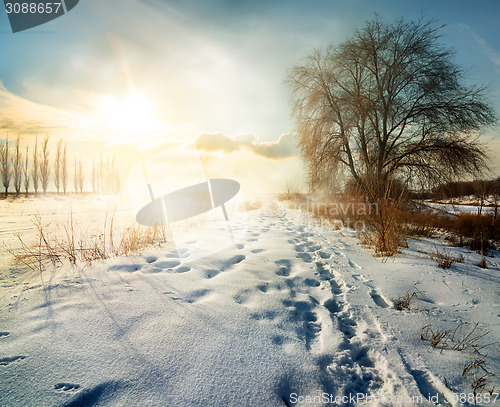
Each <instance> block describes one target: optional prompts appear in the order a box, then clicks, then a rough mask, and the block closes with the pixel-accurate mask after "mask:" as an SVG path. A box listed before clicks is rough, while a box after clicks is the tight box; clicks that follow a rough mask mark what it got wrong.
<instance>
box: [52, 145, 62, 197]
mask: <svg viewBox="0 0 500 407" xmlns="http://www.w3.org/2000/svg"><path fill="white" fill-rule="evenodd" d="M62 143H63V141H62V138H61V139H59V141H58V142H57V150H56V157H55V159H54V184H55V185H56V190H57V193H59V189H60V187H61V155H62Z"/></svg>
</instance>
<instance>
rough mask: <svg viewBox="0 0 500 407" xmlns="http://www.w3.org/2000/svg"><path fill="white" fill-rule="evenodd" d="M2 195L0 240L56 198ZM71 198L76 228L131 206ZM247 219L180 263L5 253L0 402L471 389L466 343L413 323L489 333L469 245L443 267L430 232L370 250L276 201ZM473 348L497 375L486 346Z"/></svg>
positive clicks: (150, 401) (173, 258)
mask: <svg viewBox="0 0 500 407" xmlns="http://www.w3.org/2000/svg"><path fill="white" fill-rule="evenodd" d="M2 205H3V207H2V217H1V218H0V219H1V220H0V221H1V223H0V230H1V232H0V233H1V236H2V239H3V240H7V241H8V243H9V244H11V245H15V239H13V238H12V237H11V234H12V232H13V231H14V230H17V229H18V228H19V229H25V230H26V233H27V235H28V238H29V234H30V233H32V228H30V221H29V218H30V217H31V215H32V214H34V213H36V212H37V211H39V212H43V213H44V216H45V215H46V216H47V217H48V218H50V219H52V218H51V217H53V220H54V221H55V220H57V219H60V218H63V217H64V215H63V212H64V208H65V209H66V210H67V208H68V207H69V206H70V205H68V203H67V202H63V201H62V202H61V204H60V206H58V207H57V208H56V207H55V206H54V200H53V198H41V199H35V200H28V201H25V202H16V203H12V202H11V203H9V202H5V201H4V202H3V203H2ZM71 207H72V210H73V211H74V212H75V216H76V218H77V219H78V221H79V222H83V220H84V219H85V221H89V222H99V219H101V220H102V217H103V213H104V212H105V211H107V210H109V208H111V207H113V208H116V207H118V209H119V211H122V212H119V213H121V215H120V216H121V217H122V219H125V218H127V217H128V216H129V214H128V213H127V211H126V209H125V208H126V207H127V205H126V204H125V203H124V201H123V200H121V201H120V204H118V206H117V203H116V202H115V201H113V200H101V201H98V202H96V201H95V199H90V198H88V199H83V198H81V199H77V200H76V201H75V200H74V201H72V204H71ZM48 208H52V210H50V211H49V210H48ZM90 214H92V215H90ZM90 218H92V219H90ZM246 218H247V219H246V222H247V224H246V227H247V228H248V231H247V233H246V234H245V235H244V236H243V237H242V238H241V240H240V241H238V242H237V244H232V245H231V246H230V247H227V248H225V249H224V250H222V251H220V252H218V253H216V254H212V255H210V256H207V257H204V258H198V259H195V260H192V261H190V259H189V256H190V245H189V244H187V245H186V246H185V247H177V250H175V249H172V248H169V247H164V248H161V249H151V250H148V251H146V252H144V253H143V254H141V255H136V256H130V257H120V258H114V259H109V260H105V261H99V262H96V263H94V264H92V265H90V266H85V265H77V266H70V265H65V266H63V267H59V268H57V269H56V270H47V271H45V272H43V273H41V274H37V273H33V272H24V273H21V274H19V275H18V276H17V277H16V278H14V277H15V276H13V273H15V271H16V268H15V266H13V265H8V264H7V263H6V258H7V257H6V256H7V255H5V254H4V256H3V257H2V258H3V265H2V268H3V271H4V272H3V273H2V277H1V285H2V292H1V295H0V297H1V300H0V306H1V310H2V311H1V313H0V405H2V406H37V407H38V406H73V407H74V406H167V405H168V406H259V407H260V406H286V405H289V406H292V405H297V406H299V405H300V406H306V405H307V406H319V405H331V406H333V405H384V406H397V405H415V406H417V405H418V406H424V405H435V404H436V403H434V401H436V400H437V404H438V405H454V406H458V405H461V403H460V402H454V401H453V397H452V394H453V393H454V394H455V395H458V394H460V393H467V394H468V393H471V388H470V386H469V384H468V378H467V377H465V378H464V377H462V368H463V366H464V363H465V362H467V361H468V360H469V354H468V352H467V351H463V352H459V351H454V350H451V349H445V350H443V351H440V350H439V349H434V348H430V346H429V342H427V341H423V340H421V339H420V333H421V328H422V326H424V325H426V324H428V323H429V320H430V321H431V323H432V326H433V327H436V328H441V329H452V328H453V327H456V326H457V323H458V322H459V321H464V322H471V323H472V322H478V323H479V328H478V329H480V331H481V332H488V331H489V332H490V333H489V334H488V335H487V336H486V337H485V338H484V342H485V343H489V342H495V341H498V340H499V338H500V324H499V321H500V319H499V318H500V304H499V298H500V296H499V293H500V275H499V265H498V260H497V259H496V258H488V259H487V260H488V265H489V268H488V269H481V268H479V267H477V266H476V264H477V263H478V262H479V260H480V257H479V255H477V254H476V253H472V252H467V251H466V249H464V248H449V249H448V250H450V251H451V252H452V253H453V255H458V254H459V253H462V254H463V256H464V259H465V260H464V263H455V264H453V265H452V267H451V268H449V269H444V270H443V269H440V268H438V267H437V265H436V262H435V261H434V260H432V259H430V258H429V256H428V254H429V253H431V252H432V250H434V249H435V248H438V249H440V250H442V249H443V245H444V243H443V242H442V241H439V240H431V239H425V240H419V241H417V240H412V241H410V244H409V247H408V248H407V249H405V250H404V251H403V253H402V254H401V255H399V256H397V257H395V258H393V259H380V258H374V257H373V256H372V255H371V254H370V251H369V250H367V249H366V248H364V247H362V246H361V245H360V244H359V241H358V239H357V238H356V236H355V234H354V232H352V231H350V230H333V229H329V228H328V227H326V226H325V225H324V224H323V225H320V224H318V223H317V222H316V221H315V220H314V219H311V218H308V217H307V216H306V215H304V214H302V213H299V212H298V211H292V210H287V209H285V208H284V207H283V206H281V205H280V204H276V203H272V204H269V205H264V206H263V207H262V208H260V209H258V210H253V211H250V212H248V213H247V216H246ZM9 222H15V223H13V224H12V223H9ZM30 231H31V232H30ZM201 238H206V236H202V237H201ZM214 238H215V237H214ZM190 244H191V245H196V242H190ZM7 269H9V272H6V270H7ZM416 282H420V283H419V284H418V285H417V287H418V289H419V290H420V291H421V292H422V294H421V295H420V296H419V298H416V299H414V300H413V302H412V309H411V310H409V311H398V310H396V309H395V308H394V307H393V303H392V299H393V298H396V297H398V296H399V295H402V294H404V293H405V292H406V291H407V290H409V289H411V288H412V286H413V284H414V283H416ZM487 349H488V352H487V353H488V356H487V357H486V366H488V368H489V369H490V370H492V371H496V372H497V373H498V371H499V367H500V347H499V346H498V345H492V346H490V347H488V348H487ZM490 383H491V385H496V387H497V388H498V386H499V381H498V378H493V379H491V382H490ZM449 388H451V389H452V390H450V389H449ZM452 392H453V393H452ZM349 396H350V397H351V398H349ZM354 396H356V397H358V398H357V399H354V398H353V397H354ZM429 396H431V397H434V399H433V400H432V401H429V400H428V399H429ZM370 397H371V398H370ZM445 397H448V398H449V399H451V400H452V402H451V403H446V402H445V400H444V398H445ZM335 398H337V401H335ZM367 398H368V399H367ZM338 400H340V401H338ZM463 405H474V403H473V402H472V403H470V402H466V403H463ZM484 405H491V404H484Z"/></svg>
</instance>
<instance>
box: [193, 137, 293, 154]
mask: <svg viewBox="0 0 500 407" xmlns="http://www.w3.org/2000/svg"><path fill="white" fill-rule="evenodd" d="M196 146H197V147H198V148H199V149H201V150H205V151H222V152H224V153H227V154H229V153H232V152H233V151H238V150H241V149H242V148H244V149H246V150H248V151H251V152H253V153H254V154H257V155H260V156H262V157H265V158H270V159H282V158H288V157H296V156H297V155H298V150H297V140H296V138H295V136H294V135H293V134H289V133H288V134H282V135H281V136H280V137H279V138H278V140H276V141H259V140H258V138H257V137H256V136H255V135H253V134H242V135H238V136H236V137H230V136H228V135H226V134H224V133H203V134H201V135H200V136H199V137H198V138H197V139H196Z"/></svg>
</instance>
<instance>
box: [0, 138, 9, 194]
mask: <svg viewBox="0 0 500 407" xmlns="http://www.w3.org/2000/svg"><path fill="white" fill-rule="evenodd" d="M0 168H1V171H2V184H3V187H4V188H5V199H7V195H8V193H9V185H10V177H11V175H12V169H11V168H10V154H9V137H8V136H7V139H6V140H5V145H4V146H2V150H1V151H0Z"/></svg>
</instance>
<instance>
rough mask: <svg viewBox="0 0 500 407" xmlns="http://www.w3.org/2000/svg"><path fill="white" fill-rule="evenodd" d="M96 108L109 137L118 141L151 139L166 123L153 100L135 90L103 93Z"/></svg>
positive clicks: (113, 140) (157, 134) (158, 133)
mask: <svg viewBox="0 0 500 407" xmlns="http://www.w3.org/2000/svg"><path fill="white" fill-rule="evenodd" d="M97 111H98V117H99V121H100V122H101V123H102V125H103V127H104V129H105V130H106V132H107V134H108V136H109V138H111V141H112V142H116V143H126V142H139V141H145V140H146V139H149V140H151V138H154V137H157V136H159V135H160V133H161V130H162V128H163V127H164V126H163V125H162V123H161V121H160V120H159V119H157V118H156V117H155V115H154V105H153V102H152V100H151V99H150V98H149V97H148V96H147V95H145V94H142V93H139V92H135V91H131V92H129V93H128V94H127V95H125V96H124V97H115V96H109V95H105V96H101V97H100V98H99V100H98V104H97Z"/></svg>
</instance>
